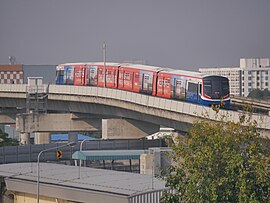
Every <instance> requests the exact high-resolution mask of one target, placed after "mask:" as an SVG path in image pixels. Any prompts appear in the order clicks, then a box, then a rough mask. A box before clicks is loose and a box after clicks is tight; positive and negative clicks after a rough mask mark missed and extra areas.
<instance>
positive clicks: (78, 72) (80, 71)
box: [74, 66, 86, 86]
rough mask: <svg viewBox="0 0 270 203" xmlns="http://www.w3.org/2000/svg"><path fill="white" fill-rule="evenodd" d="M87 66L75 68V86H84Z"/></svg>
mask: <svg viewBox="0 0 270 203" xmlns="http://www.w3.org/2000/svg"><path fill="white" fill-rule="evenodd" d="M85 72H86V71H85V66H75V67H74V85H78V86H84V85H86V84H85V82H86V80H85V76H86V75H85Z"/></svg>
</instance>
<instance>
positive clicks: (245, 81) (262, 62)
mask: <svg viewBox="0 0 270 203" xmlns="http://www.w3.org/2000/svg"><path fill="white" fill-rule="evenodd" d="M240 68H241V71H242V96H244V97H246V96H248V94H249V93H250V92H251V91H252V90H254V89H260V90H265V89H267V90H270V80H269V79H270V63H269V58H250V59H246V58H241V59H240Z"/></svg>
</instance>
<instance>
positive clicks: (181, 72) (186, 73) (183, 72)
mask: <svg viewBox="0 0 270 203" xmlns="http://www.w3.org/2000/svg"><path fill="white" fill-rule="evenodd" d="M161 72H164V73H171V74H176V75H184V76H190V77H200V78H202V77H204V76H205V74H202V73H200V72H195V71H187V70H179V69H165V70H162V71H161Z"/></svg>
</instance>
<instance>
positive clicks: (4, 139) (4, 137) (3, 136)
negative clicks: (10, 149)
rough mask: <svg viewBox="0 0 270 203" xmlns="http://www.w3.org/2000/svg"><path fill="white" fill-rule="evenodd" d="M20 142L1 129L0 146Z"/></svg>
mask: <svg viewBox="0 0 270 203" xmlns="http://www.w3.org/2000/svg"><path fill="white" fill-rule="evenodd" d="M18 144H19V142H18V141H17V140H14V139H12V138H8V134H7V133H5V132H3V131H2V130H1V129H0V147H4V146H14V145H18Z"/></svg>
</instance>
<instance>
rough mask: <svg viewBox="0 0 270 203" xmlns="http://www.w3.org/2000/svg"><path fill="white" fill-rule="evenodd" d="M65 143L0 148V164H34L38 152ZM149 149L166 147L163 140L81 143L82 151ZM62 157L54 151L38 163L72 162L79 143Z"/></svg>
mask: <svg viewBox="0 0 270 203" xmlns="http://www.w3.org/2000/svg"><path fill="white" fill-rule="evenodd" d="M65 144H66V143H54V144H42V145H21V146H10V147H0V164H7V163H22V162H36V161H37V156H38V154H39V152H40V151H42V150H45V149H49V148H52V147H57V146H61V145H65ZM151 147H166V143H165V141H164V140H146V139H140V140H89V141H86V142H84V143H83V147H82V148H83V150H117V149H123V150H124V149H125V150H129V149H148V148H151ZM59 150H61V151H62V155H63V157H62V158H61V159H57V156H56V151H57V150H52V151H48V152H44V153H43V154H42V155H41V157H40V161H45V160H46V161H72V154H73V153H74V152H75V151H79V150H80V142H79V143H78V144H76V145H75V146H72V147H71V146H66V147H63V148H61V149H59Z"/></svg>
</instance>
